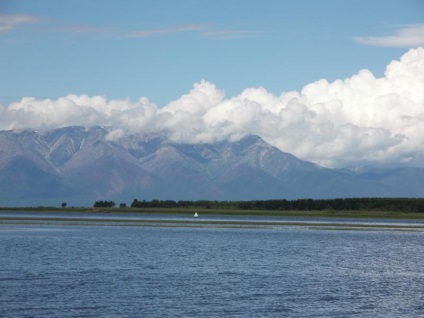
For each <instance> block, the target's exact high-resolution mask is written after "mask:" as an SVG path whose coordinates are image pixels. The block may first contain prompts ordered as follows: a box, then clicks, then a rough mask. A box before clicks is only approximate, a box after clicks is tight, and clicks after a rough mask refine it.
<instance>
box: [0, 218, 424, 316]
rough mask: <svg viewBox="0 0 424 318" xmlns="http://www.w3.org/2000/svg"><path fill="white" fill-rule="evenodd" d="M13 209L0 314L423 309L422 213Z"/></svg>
mask: <svg viewBox="0 0 424 318" xmlns="http://www.w3.org/2000/svg"><path fill="white" fill-rule="evenodd" d="M11 215H12V216H13V215H16V214H15V213H7V212H2V213H1V214H0V242H1V243H0V316H1V317H224V316H231V317H329V316H331V317H418V316H423V315H424V267H423V260H424V231H423V226H424V224H423V222H422V221H388V220H386V221H385V220H378V221H373V220H350V221H349V220H329V219H326V220H319V219H315V220H306V219H301V220H299V219H293V218H254V217H249V218H247V217H246V218H242V217H238V218H236V217H228V218H225V217H223V216H220V217H212V216H210V217H202V216H201V217H200V218H199V219H198V220H193V218H189V217H186V216H154V215H147V216H146V215H145V216H135V215H134V216H132V215H130V216H126V217H123V216H116V215H107V216H104V215H100V216H99V215H87V214H78V215H76V214H69V215H64V214H63V213H60V214H57V215H53V216H52V214H51V213H49V214H37V213H27V214H21V216H20V217H21V218H22V220H18V221H16V220H10V216H11ZM55 217H56V219H55ZM2 218H3V220H2ZM48 218H52V219H51V220H49V219H48ZM63 218H67V221H66V222H63V220H62V219H63ZM28 219H30V220H31V221H30V222H28V224H25V222H24V221H25V220H28ZM84 220H85V221H84ZM116 221H120V222H121V223H119V222H116ZM329 223H330V224H329ZM331 223H334V225H333V226H332V225H331ZM321 225H323V226H321Z"/></svg>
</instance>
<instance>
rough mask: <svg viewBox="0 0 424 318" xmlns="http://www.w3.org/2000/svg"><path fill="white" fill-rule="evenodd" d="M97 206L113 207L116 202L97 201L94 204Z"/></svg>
mask: <svg viewBox="0 0 424 318" xmlns="http://www.w3.org/2000/svg"><path fill="white" fill-rule="evenodd" d="M93 206H94V207H95V208H113V207H114V206H115V202H113V201H96V202H94V205H93Z"/></svg>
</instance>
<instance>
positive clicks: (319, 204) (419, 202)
mask: <svg viewBox="0 0 424 318" xmlns="http://www.w3.org/2000/svg"><path fill="white" fill-rule="evenodd" d="M131 207H132V208H182V207H187V208H188V207H198V208H206V209H240V210H278V211H309V210H310V211H324V210H326V211H331V210H336V211H397V212H424V199H423V198H343V199H342V198H340V199H297V200H285V199H282V200H252V201H208V200H200V201H189V200H182V201H174V200H152V201H146V200H143V201H139V200H137V199H134V200H133V202H132V203H131Z"/></svg>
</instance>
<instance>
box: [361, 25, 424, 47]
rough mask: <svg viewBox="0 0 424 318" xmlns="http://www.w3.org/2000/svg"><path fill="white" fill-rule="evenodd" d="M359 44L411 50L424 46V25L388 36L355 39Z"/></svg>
mask: <svg viewBox="0 0 424 318" xmlns="http://www.w3.org/2000/svg"><path fill="white" fill-rule="evenodd" d="M354 40H355V41H356V42H357V43H360V44H365V45H374V46H384V47H404V48H411V47H416V46H423V45H424V24H416V25H409V26H406V27H403V28H401V29H399V30H397V31H396V33H395V34H394V35H388V36H365V37H359V36H358V37H355V38H354Z"/></svg>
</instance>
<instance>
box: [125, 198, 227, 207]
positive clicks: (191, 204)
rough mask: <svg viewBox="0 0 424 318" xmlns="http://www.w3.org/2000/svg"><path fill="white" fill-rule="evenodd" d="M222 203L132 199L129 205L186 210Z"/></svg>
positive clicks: (217, 205) (220, 202) (216, 205)
mask: <svg viewBox="0 0 424 318" xmlns="http://www.w3.org/2000/svg"><path fill="white" fill-rule="evenodd" d="M220 204H223V201H207V200H202V201H184V200H180V201H174V200H152V201H146V200H143V201H139V200H137V199H134V200H133V202H132V203H131V207H132V208H188V207H203V208H212V207H220Z"/></svg>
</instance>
